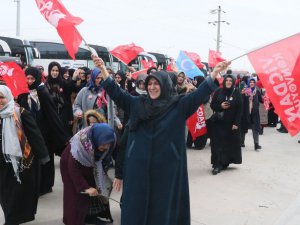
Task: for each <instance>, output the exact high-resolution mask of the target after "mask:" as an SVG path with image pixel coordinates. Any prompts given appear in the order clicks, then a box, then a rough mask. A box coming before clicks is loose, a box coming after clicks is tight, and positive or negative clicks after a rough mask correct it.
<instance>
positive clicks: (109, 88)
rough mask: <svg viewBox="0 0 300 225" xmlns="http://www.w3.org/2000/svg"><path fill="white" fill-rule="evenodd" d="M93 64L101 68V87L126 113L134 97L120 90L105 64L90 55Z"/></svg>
mask: <svg viewBox="0 0 300 225" xmlns="http://www.w3.org/2000/svg"><path fill="white" fill-rule="evenodd" d="M92 59H93V61H94V64H95V66H96V67H98V68H99V69H100V70H101V75H102V78H103V80H104V83H103V87H104V89H105V91H106V92H107V94H108V95H109V97H110V98H111V99H112V100H113V101H114V102H115V103H116V104H117V106H118V107H120V108H121V109H123V110H124V111H125V112H126V113H129V112H130V105H131V102H132V99H133V98H134V97H133V96H131V95H130V94H128V93H127V92H125V91H124V90H122V89H121V88H120V87H119V85H117V84H116V82H115V81H114V80H113V79H112V78H111V77H110V76H109V73H108V72H107V70H106V67H105V64H104V62H103V60H102V59H101V58H98V57H96V56H92Z"/></svg>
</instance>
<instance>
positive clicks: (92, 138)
mask: <svg viewBox="0 0 300 225" xmlns="http://www.w3.org/2000/svg"><path fill="white" fill-rule="evenodd" d="M115 142H116V135H115V132H114V130H113V129H112V128H111V127H110V126H109V125H108V124H105V123H101V124H99V123H98V124H94V125H93V126H90V127H87V128H85V129H83V130H81V131H79V132H78V133H77V134H75V135H74V137H73V138H72V139H71V154H72V156H73V157H74V159H75V160H77V161H78V162H79V163H80V164H81V165H83V166H86V167H94V178H95V182H96V185H97V187H98V189H100V191H101V195H104V196H108V193H106V188H105V187H106V185H105V179H104V176H105V173H104V170H103V165H102V161H103V159H104V158H105V157H106V156H107V155H108V154H109V153H110V150H111V149H113V146H111V147H110V150H108V151H105V152H103V153H100V152H99V151H98V150H97V148H98V147H99V146H100V145H103V144H112V145H114V144H115ZM95 157H98V158H99V160H96V159H95Z"/></svg>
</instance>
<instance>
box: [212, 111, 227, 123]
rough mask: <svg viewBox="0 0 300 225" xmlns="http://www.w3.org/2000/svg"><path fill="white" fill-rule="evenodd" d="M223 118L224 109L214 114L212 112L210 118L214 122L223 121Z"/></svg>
mask: <svg viewBox="0 0 300 225" xmlns="http://www.w3.org/2000/svg"><path fill="white" fill-rule="evenodd" d="M223 119H224V111H221V112H214V114H212V116H211V117H210V120H211V121H212V122H216V121H222V120H223Z"/></svg>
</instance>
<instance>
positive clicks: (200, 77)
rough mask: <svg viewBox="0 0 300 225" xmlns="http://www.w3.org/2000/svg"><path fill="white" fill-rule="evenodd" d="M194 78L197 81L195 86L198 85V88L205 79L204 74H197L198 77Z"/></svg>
mask: <svg viewBox="0 0 300 225" xmlns="http://www.w3.org/2000/svg"><path fill="white" fill-rule="evenodd" d="M194 80H196V81H197V84H196V85H195V86H196V88H198V87H199V85H200V84H201V83H202V82H203V81H204V80H205V78H204V77H203V76H196V77H194Z"/></svg>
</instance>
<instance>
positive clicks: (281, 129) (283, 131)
mask: <svg viewBox="0 0 300 225" xmlns="http://www.w3.org/2000/svg"><path fill="white" fill-rule="evenodd" d="M277 131H278V132H279V133H287V132H288V131H287V130H286V129H284V128H279V129H277Z"/></svg>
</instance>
